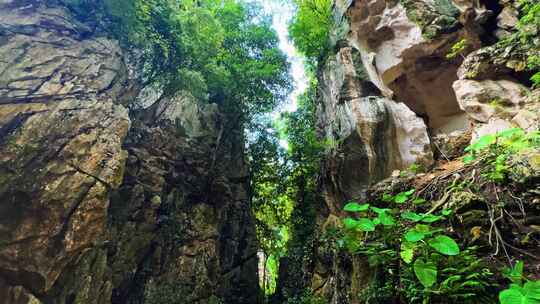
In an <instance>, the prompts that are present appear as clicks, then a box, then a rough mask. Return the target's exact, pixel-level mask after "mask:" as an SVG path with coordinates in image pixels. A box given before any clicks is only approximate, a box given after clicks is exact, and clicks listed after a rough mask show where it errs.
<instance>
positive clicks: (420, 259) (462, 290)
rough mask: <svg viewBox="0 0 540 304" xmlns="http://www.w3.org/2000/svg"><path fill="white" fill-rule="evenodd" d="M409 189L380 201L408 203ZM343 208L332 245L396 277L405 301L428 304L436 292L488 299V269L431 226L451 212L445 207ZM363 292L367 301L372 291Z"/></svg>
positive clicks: (349, 205)
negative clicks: (432, 210) (426, 210)
mask: <svg viewBox="0 0 540 304" xmlns="http://www.w3.org/2000/svg"><path fill="white" fill-rule="evenodd" d="M414 192H415V191H414V189H411V190H408V191H404V192H401V193H398V194H396V195H391V194H386V195H385V198H384V200H385V201H387V202H388V203H397V204H400V206H403V205H401V204H403V203H404V202H408V201H411V196H412V195H413V193H414ZM408 206H411V207H414V206H416V204H412V205H408ZM344 211H346V212H347V213H349V214H350V215H351V216H348V217H346V218H344V219H343V229H344V231H343V235H342V238H341V239H340V240H339V241H338V246H340V247H341V248H346V249H347V250H348V251H349V252H351V253H354V254H361V255H364V256H367V258H368V261H369V262H370V264H371V265H373V266H377V265H380V266H381V267H382V268H383V269H384V272H385V273H386V276H389V277H395V279H396V280H398V281H401V282H402V283H401V284H402V288H398V289H397V290H396V291H398V292H402V293H403V294H404V295H405V296H406V298H407V299H408V300H409V301H410V303H417V302H423V303H428V302H429V301H430V299H432V298H434V297H441V296H442V295H445V296H447V297H452V298H455V299H459V300H467V299H473V298H474V297H475V296H479V297H482V296H485V297H489V294H488V293H487V292H485V289H486V288H488V287H489V286H491V285H492V282H491V281H490V279H489V277H490V276H491V273H490V272H489V271H488V270H487V268H485V267H484V266H483V263H482V262H481V260H480V259H478V258H477V257H476V256H475V255H474V254H473V251H474V248H467V249H465V250H461V249H460V247H459V245H458V243H457V242H456V241H455V240H454V239H453V238H452V237H451V236H449V235H446V234H445V233H444V232H445V230H444V229H442V228H439V227H434V226H432V225H434V224H436V223H438V222H442V221H444V220H446V219H447V218H448V217H449V216H451V215H452V211H451V210H443V211H442V212H441V213H440V214H432V213H417V212H414V211H411V210H399V209H390V208H380V207H376V206H373V205H372V204H370V203H363V204H360V203H357V202H349V203H347V204H346V205H345V206H344ZM398 212H400V216H399V217H397V216H396V214H397V213H398ZM400 260H401V262H400ZM396 265H400V266H399V271H398V273H396V272H393V271H392V269H394V268H395V267H396ZM409 274H410V276H409ZM385 294H387V293H386V292H385ZM364 296H366V297H369V298H370V299H373V297H374V293H371V292H370V293H364ZM385 297H386V296H385Z"/></svg>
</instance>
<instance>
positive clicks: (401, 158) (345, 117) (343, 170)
mask: <svg viewBox="0 0 540 304" xmlns="http://www.w3.org/2000/svg"><path fill="white" fill-rule="evenodd" d="M360 57H361V54H360V53H359V52H358V51H356V50H354V49H353V48H352V47H348V46H347V47H343V48H341V49H340V50H339V52H338V53H337V54H336V55H335V57H331V58H330V59H329V60H328V61H327V62H326V64H325V68H324V70H323V71H322V73H321V75H320V83H321V86H320V96H321V104H320V106H319V109H318V110H319V113H318V117H319V127H320V128H321V132H323V135H324V138H325V139H326V140H327V141H329V142H330V145H329V148H328V153H329V155H331V156H330V157H328V160H327V162H326V163H325V166H326V168H325V169H326V170H327V174H328V176H327V177H328V179H329V180H328V184H327V185H328V187H327V188H326V189H325V190H326V193H325V195H326V197H327V200H328V201H333V202H335V203H334V204H331V206H332V207H331V209H333V208H334V207H339V203H340V202H343V201H344V200H346V199H351V198H356V197H360V196H361V195H362V193H361V192H362V190H363V187H362V186H366V185H369V184H370V183H373V182H375V181H378V180H380V179H382V178H384V177H386V176H388V175H390V174H391V173H392V171H393V170H396V169H403V168H407V167H408V166H410V165H412V164H413V163H419V164H424V165H426V166H429V165H430V164H431V162H432V161H433V156H432V154H431V153H432V152H431V149H430V143H429V137H428V133H427V128H426V125H425V124H424V122H423V120H422V119H421V118H419V117H418V116H416V114H415V113H414V112H412V111H411V110H410V109H409V108H408V107H407V106H406V105H405V104H403V103H399V102H395V101H393V100H391V99H389V98H387V97H384V96H382V95H381V94H380V91H379V90H378V89H377V87H376V86H374V85H373V83H371V82H369V80H368V79H367V78H366V77H367V76H366V74H365V71H364V70H363V68H362V63H361V61H360ZM333 211H334V212H335V211H336V210H333Z"/></svg>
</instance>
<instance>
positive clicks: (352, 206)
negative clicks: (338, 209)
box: [343, 202, 369, 212]
mask: <svg viewBox="0 0 540 304" xmlns="http://www.w3.org/2000/svg"><path fill="white" fill-rule="evenodd" d="M368 209H369V204H362V205H360V204H358V203H355V202H350V203H348V204H347V205H345V207H343V210H345V211H348V212H362V211H366V210H368Z"/></svg>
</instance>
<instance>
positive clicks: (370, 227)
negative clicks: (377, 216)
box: [356, 218, 375, 232]
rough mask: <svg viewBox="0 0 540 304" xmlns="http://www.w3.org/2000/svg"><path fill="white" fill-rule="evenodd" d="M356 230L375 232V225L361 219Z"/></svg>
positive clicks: (368, 220) (366, 219) (365, 219)
mask: <svg viewBox="0 0 540 304" xmlns="http://www.w3.org/2000/svg"><path fill="white" fill-rule="evenodd" d="M356 228H357V229H358V230H360V231H365V232H370V231H375V224H374V223H373V221H372V220H370V219H368V218H361V219H359V220H358V224H357V226H356Z"/></svg>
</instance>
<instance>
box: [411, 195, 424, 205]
mask: <svg viewBox="0 0 540 304" xmlns="http://www.w3.org/2000/svg"><path fill="white" fill-rule="evenodd" d="M425 202H426V200H425V199H423V198H421V197H419V198H415V199H414V200H413V204H415V205H420V204H423V203H425Z"/></svg>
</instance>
